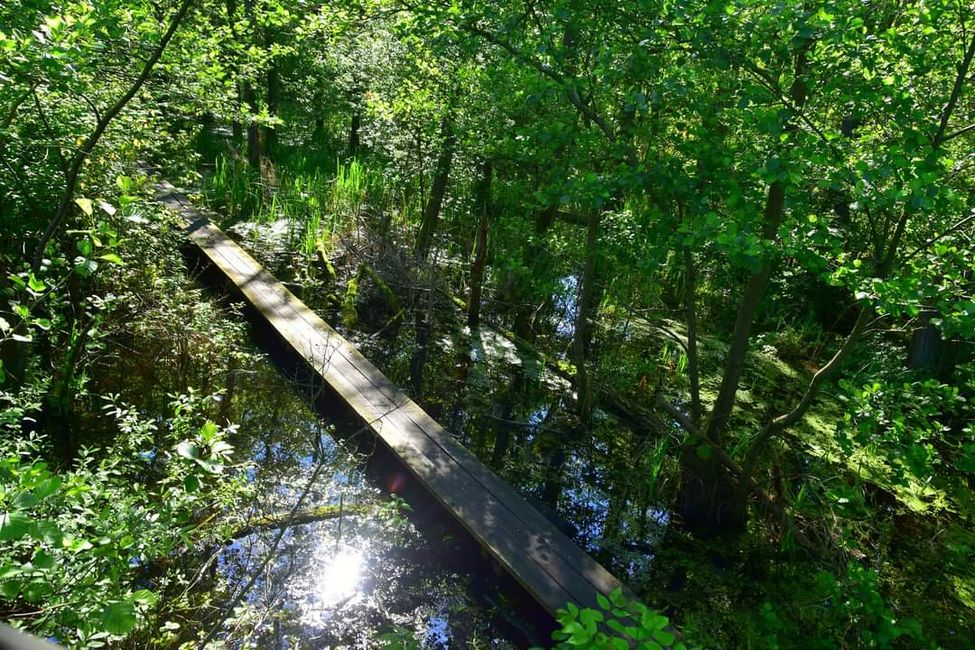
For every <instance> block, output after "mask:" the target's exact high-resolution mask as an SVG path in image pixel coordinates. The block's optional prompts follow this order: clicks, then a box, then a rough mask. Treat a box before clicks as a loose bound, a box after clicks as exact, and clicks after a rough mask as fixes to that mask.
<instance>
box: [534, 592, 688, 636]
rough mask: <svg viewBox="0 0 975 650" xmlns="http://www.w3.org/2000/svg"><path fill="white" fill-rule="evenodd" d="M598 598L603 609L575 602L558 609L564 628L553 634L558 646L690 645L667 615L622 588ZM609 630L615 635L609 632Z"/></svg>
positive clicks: (557, 617)
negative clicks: (582, 606) (680, 637)
mask: <svg viewBox="0 0 975 650" xmlns="http://www.w3.org/2000/svg"><path fill="white" fill-rule="evenodd" d="M596 600H597V601H598V603H599V607H600V609H601V610H602V611H600V610H596V609H592V608H588V607H587V608H584V609H579V607H577V606H576V605H574V604H572V603H569V604H568V605H567V606H566V608H565V609H560V610H559V611H558V615H557V616H556V620H558V622H559V623H560V624H561V625H562V628H561V629H559V630H557V631H555V632H554V633H553V634H552V638H553V639H555V640H556V641H558V644H557V645H556V646H555V647H556V648H594V649H597V650H603V649H605V650H629V648H640V649H642V650H660V649H662V648H674V649H675V650H679V649H681V648H686V647H687V646H686V645H685V644H684V642H683V641H678V640H677V635H676V634H675V633H674V632H673V630H672V628H671V627H670V621H669V619H668V618H667V617H666V616H663V615H661V614H659V613H657V612H655V611H653V610H651V609H650V608H648V607H647V606H646V605H644V604H643V603H641V602H638V601H635V600H630V599H628V598H627V597H626V596H624V595H623V592H622V590H621V589H619V588H617V589H615V590H614V591H613V592H612V593H611V594H610V595H609V598H607V597H606V596H604V595H602V594H598V595H597V596H596ZM607 629H608V630H610V631H611V632H612V633H613V634H612V635H610V634H607V632H606V631H605V630H607Z"/></svg>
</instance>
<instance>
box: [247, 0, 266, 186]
mask: <svg viewBox="0 0 975 650" xmlns="http://www.w3.org/2000/svg"><path fill="white" fill-rule="evenodd" d="M244 13H245V15H246V16H247V20H248V21H250V24H251V28H253V26H254V0H244ZM242 95H243V98H244V104H245V105H246V106H247V110H248V111H250V119H249V120H248V121H247V162H248V164H249V165H250V166H251V169H252V170H253V171H254V172H260V169H261V155H262V154H263V152H262V151H261V129H260V127H259V126H258V125H257V123H256V122H255V121H254V118H255V116H256V115H257V113H258V108H257V94H256V93H255V91H254V85H253V84H252V83H251V82H250V80H246V79H245V80H244V82H243V92H242Z"/></svg>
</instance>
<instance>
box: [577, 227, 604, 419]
mask: <svg viewBox="0 0 975 650" xmlns="http://www.w3.org/2000/svg"><path fill="white" fill-rule="evenodd" d="M601 216H602V215H601V214H600V213H599V212H595V211H594V212H593V213H592V214H591V215H589V225H588V227H587V229H586V260H585V264H584V266H583V271H582V277H581V278H580V281H579V282H580V291H579V312H578V314H577V317H576V323H575V332H574V338H573V341H572V357H573V362H574V363H575V365H576V382H575V384H576V385H575V388H576V406H577V408H578V413H579V417H581V418H582V419H583V421H588V420H589V416H590V414H591V412H592V390H591V387H590V385H589V371H588V368H587V367H586V364H587V363H588V356H589V354H588V349H589V337H590V333H591V325H592V323H593V321H594V315H595V310H596V308H597V307H598V306H599V305H598V304H596V300H595V299H594V298H595V296H596V256H597V253H598V251H597V249H598V244H599V222H600V220H601Z"/></svg>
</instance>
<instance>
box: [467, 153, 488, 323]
mask: <svg viewBox="0 0 975 650" xmlns="http://www.w3.org/2000/svg"><path fill="white" fill-rule="evenodd" d="M491 174H492V168H491V161H489V160H485V161H484V163H483V164H482V165H481V178H480V179H479V180H478V183H477V187H476V188H475V190H474V203H475V208H474V209H475V213H476V214H477V244H476V246H475V251H474V261H473V262H471V295H470V299H469V300H468V301H467V325H468V327H470V328H471V331H474V330H476V329H477V326H478V325H479V324H480V322H481V291H482V287H483V285H484V269H485V266H486V265H487V240H488V228H489V225H490V219H491Z"/></svg>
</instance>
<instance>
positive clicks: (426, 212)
mask: <svg viewBox="0 0 975 650" xmlns="http://www.w3.org/2000/svg"><path fill="white" fill-rule="evenodd" d="M440 139H441V143H442V144H441V146H440V155H439V156H438V157H437V169H436V173H435V176H434V178H433V185H432V186H431V187H430V198H429V199H428V200H427V204H426V206H425V207H424V208H423V221H422V222H421V223H420V234H419V235H418V236H417V239H416V251H415V255H416V258H417V260H420V261H426V259H427V256H428V255H429V253H430V246H431V244H432V243H433V235H434V233H435V232H436V230H437V222H438V221H439V220H440V209H441V208H442V207H443V200H444V196H445V195H446V193H447V181H448V180H449V179H450V166H451V164H452V163H453V160H454V145H455V144H456V137H455V136H454V125H453V115H452V114H451V113H449V112H448V113H447V115H445V116H444V118H443V120H441V122H440Z"/></svg>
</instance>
